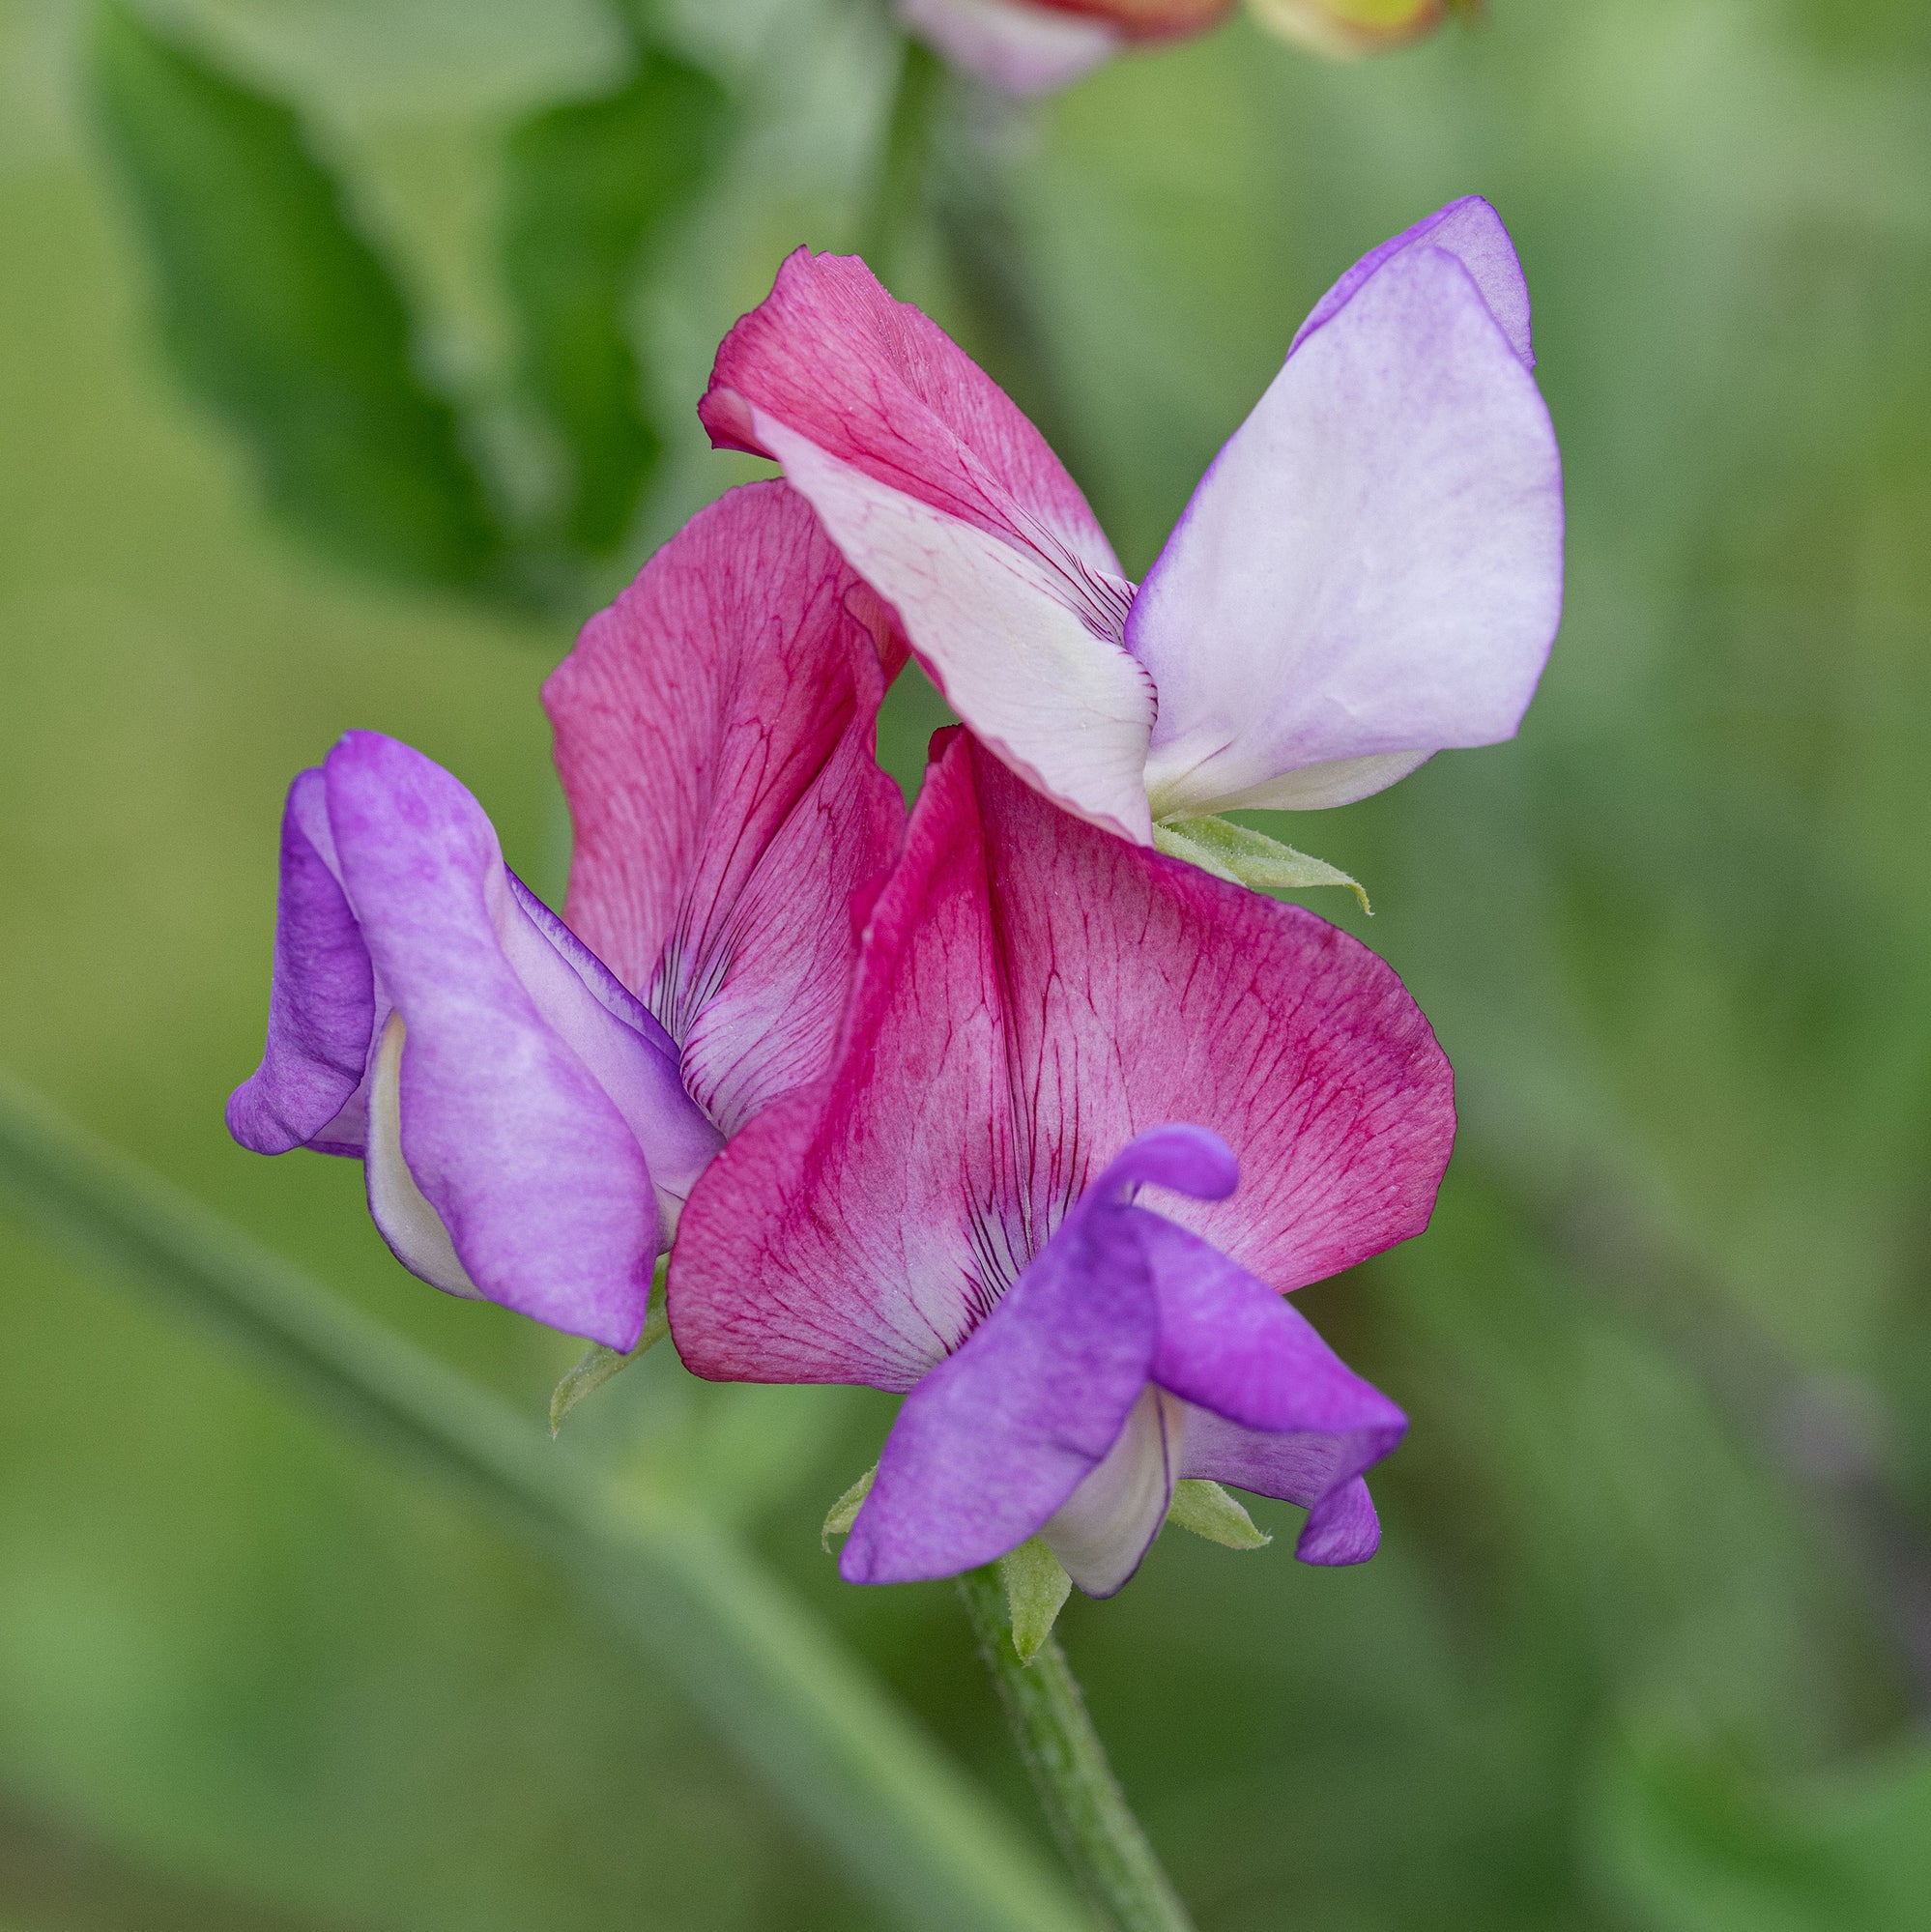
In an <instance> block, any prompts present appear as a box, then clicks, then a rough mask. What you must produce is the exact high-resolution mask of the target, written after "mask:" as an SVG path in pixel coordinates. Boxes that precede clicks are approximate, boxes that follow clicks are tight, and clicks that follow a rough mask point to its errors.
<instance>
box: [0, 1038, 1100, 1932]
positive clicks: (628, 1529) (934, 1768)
mask: <svg viewBox="0 0 1931 1932" xmlns="http://www.w3.org/2000/svg"><path fill="white" fill-rule="evenodd" d="M0 1192H4V1193H6V1194H9V1195H11V1196H12V1197H14V1199H15V1201H16V1202H17V1204H18V1205H19V1206H20V1207H21V1208H22V1209H23V1210H24V1211H25V1212H26V1213H27V1214H28V1215H29V1216H30V1217H31V1218H32V1219H33V1220H34V1221H35V1222H37V1223H38V1224H39V1225H40V1226H42V1227H43V1228H44V1229H45V1230H46V1231H47V1232H48V1233H50V1234H51V1235H53V1236H54V1237H56V1238H57V1239H59V1240H61V1241H63V1242H65V1243H67V1244H69V1245H70V1246H72V1247H73V1248H76V1249H80V1250H84V1251H86V1252H87V1253H89V1254H92V1255H94V1256H96V1257H97V1258H99V1259H101V1260H105V1261H107V1262H109V1263H111V1264H112V1265H114V1266H115V1267H117V1268H118V1269H120V1270H122V1271H123V1272H124V1273H126V1274H128V1275H130V1276H131V1277H132V1278H133V1279H134V1280H135V1281H137V1282H138V1283H140V1284H141V1285H142V1286H144V1287H146V1288H150V1289H154V1290H157V1291H159V1292H160V1293H162V1294H164V1295H166V1296H167V1297H169V1298H170V1299H171V1300H172V1301H174V1302H175V1303H176V1304H177V1305H178V1306H180V1307H181V1308H183V1309H184V1310H185V1311H186V1312H188V1313H190V1314H191V1315H193V1316H194V1317H195V1318H196V1319H198V1320H199V1321H201V1322H202V1323H203V1324H204V1325H205V1326H207V1327H209V1328H211V1329H213V1330H214V1331H215V1332H216V1334H217V1335H218V1336H220V1337H221V1338H222V1339H223V1340H224V1341H230V1342H233V1343H238V1344H239V1345H240V1346H241V1347H243V1348H244V1349H245V1350H246V1351H247V1352H248V1353H249V1354H250V1355H252V1356H253V1357H254V1358H255V1359H256V1360H257V1361H258V1362H260V1363H262V1364H264V1365H265V1366H267V1367H269V1368H272V1369H274V1370H276V1371H277V1372H278V1373H281V1374H284V1375H286V1376H289V1377H290V1378H291V1379H293V1380H294V1381H295V1382H296V1383H297V1384H298V1385H300V1387H301V1388H302V1389H303V1392H304V1393H305V1394H306V1395H307V1396H308V1397H309V1398H310V1399H312V1400H314V1401H315V1402H317V1403H318V1405H320V1406H321V1407H323V1408H325V1409H327V1410H328V1411H329V1412H330V1413H331V1415H333V1416H334V1417H335V1418H336V1420H337V1421H340V1422H343V1423H346V1424H348V1425H349V1426H350V1427H353V1428H355V1429H356V1430H358V1431H359V1432H360V1433H362V1434H365V1435H368V1436H371V1437H373V1438H375V1439H377V1440H379V1441H381V1442H382V1443H384V1444H385V1445H386V1446H387V1447H389V1449H392V1450H399V1451H402V1452H403V1453H405V1454H406V1455H408V1456H411V1457H412V1458H413V1459H414V1460H415V1461H416V1462H418V1464H420V1465H421V1466H423V1467H424V1468H426V1469H428V1470H430V1471H432V1472H433V1473H434V1474H436V1475H437V1476H439V1477H441V1478H442V1479H444V1480H445V1481H452V1482H454V1483H455V1484H456V1485H458V1486H460V1487H461V1488H463V1489H465V1490H467V1491H468V1492H469V1494H470V1495H471V1496H472V1497H473V1498H474V1499H475V1500H476V1501H478V1502H480V1503H482V1504H484V1505H485V1506H486V1507H487V1508H488V1509H489V1510H490V1511H491V1512H492V1513H493V1514H495V1515H497V1516H498V1517H499V1518H500V1519H501V1520H502V1521H503V1522H504V1524H505V1525H506V1526H507V1527H509V1528H510V1529H511V1530H513V1531H514V1532H515V1533H516V1534H517V1535H519V1536H520V1537H521V1538H522V1539H523V1540H524V1541H525V1542H526V1543H529V1544H531V1545H532V1546H533V1547H534V1548H535V1549H537V1550H538V1551H539V1552H541V1553H542V1554H543V1555H545V1556H547V1557H548V1558H550V1559H552V1560H553V1561H555V1562H556V1563H558V1564H559V1566H560V1567H561V1568H562V1570H563V1571H564V1572H566V1573H567V1574H568V1575H569V1576H570V1577H571V1578H572V1579H573V1581H574V1582H575V1583H576V1585H577V1587H578V1589H579V1590H580V1591H581V1593H582V1594H583V1595H584V1597H585V1598H586V1599H587V1600H589V1601H590V1602H591V1604H592V1605H593V1606H594V1607H595V1608H596V1609H597V1610H598V1611H599V1612H600V1613H601V1614H602V1615H603V1616H604V1617H605V1618H606V1619H608V1621H609V1622H610V1624H611V1625H612V1626H613V1627H614V1628H615V1629H617V1630H619V1631H620V1633H621V1634H622V1635H623V1636H624V1637H626V1638H628V1639H630V1640H631V1641H633V1642H634V1643H635V1644H636V1646H637V1647H638V1649H639V1650H641V1651H643V1652H644V1653H645V1654H646V1655H648V1657H649V1658H652V1659H653V1660H654V1661H655V1662H656V1663H658V1664H659V1665H660V1666H662V1667H663V1669H664V1670H665V1671H666V1672H667V1673H668V1674H669V1675H670V1676H671V1677H672V1678H674V1679H675V1680H676V1681H677V1684H678V1685H679V1686H680V1687H682V1689H683V1690H684V1691H685V1692H686V1694H688V1695H689V1697H690V1698H691V1700H692V1701H693V1702H694V1703H695V1704H696V1705H697V1706H698V1707H699V1709H700V1710H702V1711H703V1712H704V1713H705V1715H706V1716H707V1717H708V1718H709V1719H710V1720H711V1721H712V1723H713V1724H715V1726H716V1727H717V1729H718V1730H719V1731H720V1732H721V1733H722V1734H723V1735H724V1736H725V1737H726V1738H727V1739H728V1740H729V1741H730V1743H731V1744H732V1745H735V1748H736V1749H737V1751H738V1753H739V1754H740V1756H742V1757H743V1758H744V1759H745V1760H746V1762H747V1763H749V1764H750V1765H751V1766H753V1767H754V1768H755V1769H756V1770H757V1771H758V1772H759V1773H762V1774H763V1776H764V1779H765V1781H766V1783H767V1785H768V1786H769V1788H770V1790H771V1792H772V1793H773V1794H774V1795H775V1796H776V1797H777V1798H778V1800H779V1801H780V1802H781V1803H783V1804H785V1805H787V1806H788V1807H789V1808H790V1809H791V1811H792V1812H793V1815H794V1817H795V1818H796V1819H797V1820H798V1822H799V1823H801V1824H802V1825H804V1826H805V1827H806V1828H807V1829H809V1830H810V1831H812V1832H813V1833H814V1834H815V1835H816V1836H817V1837H818V1838H819V1840H820V1841H821V1843H823V1844H824V1845H825V1846H827V1847H828V1848H829V1849H830V1850H831V1851H832V1852H834V1853H835V1854H836V1855H837V1856H839V1857H840V1858H841V1859H842V1860H844V1862H845V1864H846V1865H847V1867H848V1868H849V1870H850V1872H851V1873H852V1875H853V1876H854V1877H856V1878H857V1879H858V1880H859V1881H860V1882H861V1883H862V1884H863V1885H865V1886H866V1887H867V1888H868V1889H870V1890H871V1891H872V1893H873V1894H874V1895H875V1896H876V1897H877V1898H878V1899H879V1900H880V1901H881V1902H882V1903H883V1904H884V1905H885V1906H886V1907H888V1908H889V1909H890V1910H892V1911H893V1912H895V1913H896V1914H897V1916H898V1917H899V1918H901V1919H902V1921H903V1922H904V1923H906V1924H907V1925H908V1926H915V1927H919V1928H927V1927H934V1926H943V1927H947V1928H952V1932H1082V1928H1083V1932H1090V1921H1089V1920H1088V1919H1087V1918H1085V1916H1084V1915H1083V1914H1082V1913H1081V1911H1080V1909H1079V1907H1078V1905H1077V1904H1076V1903H1075V1901H1074V1900H1073V1899H1072V1898H1071V1897H1070V1896H1069V1895H1068V1894H1067V1893H1066V1891H1065V1890H1064V1889H1063V1887H1062V1884H1061V1882H1060V1881H1059V1880H1058V1879H1057V1878H1056V1877H1055V1875H1054V1874H1053V1873H1052V1871H1051V1870H1049V1869H1048V1868H1047V1867H1046V1866H1045V1865H1044V1863H1043V1862H1042V1861H1041V1860H1039V1859H1038V1858H1037V1856H1036V1855H1035V1854H1034V1852H1033V1851H1032V1849H1031V1848H1030V1847H1029V1846H1028V1845H1027V1844H1026V1843H1025V1841H1024V1839H1023V1836H1022V1835H1021V1834H1020V1833H1019V1832H1018V1831H1016V1830H1015V1829H1014V1827H1013V1826H1012V1825H1011V1824H1010V1823H1009V1822H1008V1821H1007V1820H1006V1819H1004V1818H1003V1817H1001V1816H1000V1815H999V1813H998V1812H997V1811H996V1810H995V1809H994V1807H992V1806H991V1805H990V1804H989V1803H988V1802H987V1801H986V1800H985V1798H984V1797H983V1796H982V1795H981V1794H980V1793H979V1792H978V1791H976V1790H975V1789H974V1788H973V1787H972V1786H971V1785H970V1784H969V1783H967V1782H966V1779H965V1778H964V1777H963V1776H962V1774H961V1773H959V1772H958V1771H957V1770H956V1769H955V1768H954V1767H953V1766H952V1765H951V1764H950V1763H948V1762H947V1761H946V1759H945V1758H944V1757H943V1756H942V1754H941V1753H940V1752H939V1751H938V1750H937V1747H936V1746H935V1745H933V1743H932V1742H931V1740H930V1739H928V1738H927V1737H926V1736H925V1735H924V1734H923V1733H922V1732H921V1731H919V1730H918V1729H917V1728H916V1727H915V1726H914V1725H913V1724H912V1723H911V1722H910V1721H909V1720H908V1718H907V1717H906V1716H904V1714H903V1713H901V1712H900V1711H899V1710H898V1709H897V1708H896V1707H895V1706H894V1705H892V1704H891V1703H890V1702H889V1701H888V1700H887V1699H886V1698H885V1697H884V1696H883V1695H882V1693H881V1692H880V1691H879V1688H878V1687H877V1686H876V1685H875V1684H874V1683H873V1682H872V1680H871V1679H870V1678H869V1676H867V1675H866V1673H865V1672H864V1670H863V1669H862V1668H861V1667H860V1666H859V1665H858V1664H856V1663H855V1662H854V1661H853V1659H852V1658H850V1656H849V1655H848V1654H847V1653H846V1652H845V1651H844V1650H843V1649H842V1648H841V1647H840V1646H839V1644H838V1643H837V1642H836V1640H835V1639H834V1638H832V1637H831V1636H830V1635H829V1634H828V1633H827V1632H826V1631H825V1630H824V1629H822V1628H821V1627H820V1626H819V1625H818V1624H817V1623H816V1622H814V1621H813V1620H812V1618H811V1617H810V1615H809V1614H808V1613H807V1612H806V1611H805V1610H804V1609H803V1608H802V1607H801V1606H800V1605H799V1604H798V1603H797V1602H796V1601H794V1600H793V1598H792V1597H791V1595H790V1594H789V1593H788V1592H787V1591H785V1590H784V1589H783V1588H782V1586H780V1585H779V1584H778V1583H776V1582H775V1581H774V1580H773V1579H772V1578H771V1577H770V1576H768V1575H767V1574H766V1573H765V1572H764V1570H763V1569H762V1568H761V1567H760V1566H759V1565H758V1563H757V1562H756V1561H755V1559H753V1558H752V1557H751V1556H750V1555H749V1553H748V1552H747V1551H746V1550H745V1549H744V1548H743V1547H742V1546H741V1545H740V1544H739V1543H737V1542H736V1541H735V1539H734V1538H733V1537H731V1536H730V1535H729V1534H728V1533H726V1532H724V1531H722V1530H720V1529H719V1528H718V1527H716V1526H715V1525H714V1524H711V1523H708V1522H706V1521H704V1520H702V1519H700V1518H699V1517H698V1516H696V1515H695V1514H693V1513H692V1512H691V1510H690V1509H689V1508H688V1506H683V1507H680V1506H678V1505H677V1504H676V1503H674V1502H667V1501H664V1500H661V1499H649V1498H640V1497H638V1496H636V1495H634V1494H632V1493H629V1492H620V1491H619V1490H618V1489H617V1488H616V1487H615V1486H614V1485H612V1484H611V1483H610V1482H609V1481H608V1480H607V1479H606V1478H604V1477H603V1476H602V1475H601V1474H600V1473H599V1472H598V1471H597V1470H595V1469H594V1468H593V1467H591V1465H589V1464H587V1463H585V1462H583V1461H582V1460H580V1459H579V1458H578V1457H577V1456H575V1455H574V1454H573V1453H572V1452H571V1451H570V1450H569V1449H568V1448H567V1447H566V1446H565V1447H558V1446H556V1445H553V1444H552V1443H551V1442H550V1441H549V1440H548V1438H547V1437H546V1435H545V1434H544V1432H543V1431H542V1430H541V1428H540V1427H538V1426H537V1425H536V1423H535V1422H534V1420H533V1419H526V1418H524V1417H522V1416H520V1415H518V1414H516V1413H515V1412H514V1411H513V1410H511V1409H509V1408H507V1407H506V1406H505V1405H504V1404H503V1403H502V1402H500V1401H499V1400H498V1399H496V1398H494V1397H492V1396H490V1395H487V1394H485V1393H484V1392H483V1391H481V1390H479V1389H477V1388H476V1387H475V1386H474V1385H473V1384H471V1383H469V1382H468V1381H466V1380H465V1379H464V1378H463V1377H462V1376H460V1375H458V1374H456V1373H455V1372H454V1371H453V1370H449V1369H448V1368H447V1367H446V1366H445V1365H444V1364H442V1363H440V1362H438V1361H436V1360H435V1359H434V1358H433V1357H431V1356H429V1355H427V1354H425V1353H423V1352H422V1351H421V1350H419V1349H418V1348H416V1347H414V1346H413V1345H412V1344H410V1343H409V1342H407V1341H403V1340H402V1339H401V1338H400V1337H398V1336H395V1335H392V1334H390V1333H389V1331H387V1330H386V1329H384V1328H383V1327H382V1326H381V1324H380V1323H377V1322H374V1321H372V1320H370V1319H369V1318H368V1317H367V1316H365V1315H363V1314H362V1313H360V1312H359V1311H358V1310H356V1309H354V1308H351V1307H350V1306H348V1305H347V1304H346V1303H344V1302H342V1301H341V1300H340V1299H339V1298H337V1297H336V1296H334V1295H332V1294H331V1292H330V1291H329V1290H328V1289H326V1288H325V1287H323V1286H322V1285H321V1284H320V1283H316V1282H314V1281H313V1280H311V1279H310V1278H309V1277H308V1276H306V1275H304V1274H303V1273H302V1272H301V1271H300V1270H298V1269H296V1268H293V1267H291V1266H290V1265H289V1264H288V1263H286V1262H284V1261H282V1260H281V1259H280V1258H279V1257H278V1256H276V1255H274V1254H272V1253H270V1252H268V1251H267V1250H265V1249H263V1248H261V1247H259V1246H257V1245H256V1244H255V1243H254V1242H253V1241H251V1240H250V1239H249V1238H248V1237H247V1236H245V1235H244V1234H242V1233H240V1232H239V1231H238V1230H236V1229H234V1228H232V1227H230V1226H227V1225H226V1224H225V1223H223V1222H221V1221H220V1220H219V1219H217V1218H216V1216H214V1215H211V1214H210V1213H209V1212H208V1211H207V1210H206V1209H204V1208H202V1207H200V1206H199V1205H198V1204H197V1203H196V1202H194V1201H192V1200H190V1199H188V1198H187V1197H184V1196H182V1195H180V1194H178V1193H177V1192H175V1191H174V1190H173V1189H171V1188H169V1187H167V1186H166V1185H165V1184H164V1183H162V1182H161V1181H159V1180H158V1179H157V1178H155V1177H154V1176H152V1175H150V1174H148V1173H146V1172H145V1171H144V1170H142V1169H141V1168H137V1167H135V1166H134V1165H133V1164H132V1163H131V1162H129V1161H127V1160H126V1159H125V1158H123V1157H122V1156H120V1155H118V1154H115V1153H114V1152H112V1151H111V1150H109V1149H108V1148H106V1147H103V1146H101V1144H99V1143H98V1142H96V1141H94V1140H92V1139H89V1138H86V1137H84V1136H83V1135H81V1134H80V1133H79V1132H78V1131H77V1130H76V1129H74V1128H73V1127H72V1126H71V1125H70V1124H68V1123H67V1122H66V1121H64V1120H62V1119H60V1118H59V1117H58V1116H56V1115H55V1114H54V1113H53V1112H52V1111H51V1110H49V1109H48V1108H47V1107H46V1105H45V1104H44V1103H43V1102H42V1101H40V1100H39V1099H37V1098H36V1097H35V1096H33V1095H31V1094H30V1093H28V1092H27V1091H25V1090H24V1089H22V1088H20V1087H19V1086H17V1085H16V1084H15V1083H14V1082H13V1081H11V1080H10V1079H8V1078H7V1077H6V1076H4V1075H0Z"/></svg>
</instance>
